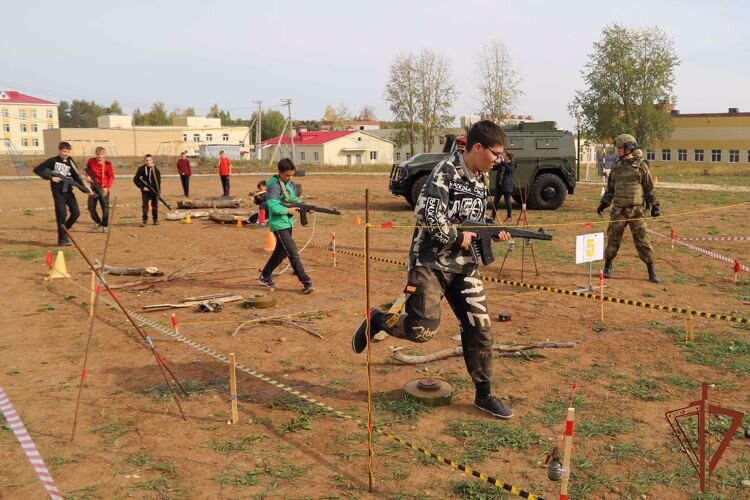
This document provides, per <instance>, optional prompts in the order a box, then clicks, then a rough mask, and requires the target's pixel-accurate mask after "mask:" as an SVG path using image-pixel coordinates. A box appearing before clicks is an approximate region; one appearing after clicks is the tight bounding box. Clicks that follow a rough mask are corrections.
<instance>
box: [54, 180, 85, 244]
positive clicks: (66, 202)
mask: <svg viewBox="0 0 750 500" xmlns="http://www.w3.org/2000/svg"><path fill="white" fill-rule="evenodd" d="M52 201H53V202H54V204H55V221H56V222H57V242H58V243H61V242H63V241H66V240H67V239H68V237H67V236H66V235H65V232H64V231H63V229H62V227H61V226H65V227H66V228H68V229H70V228H71V227H73V224H75V223H76V221H77V220H78V217H80V215H81V211H80V210H78V201H77V200H76V196H75V195H74V194H73V191H68V192H66V193H63V192H62V190H57V189H52ZM68 210H70V215H68Z"/></svg>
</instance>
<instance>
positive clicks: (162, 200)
mask: <svg viewBox="0 0 750 500" xmlns="http://www.w3.org/2000/svg"><path fill="white" fill-rule="evenodd" d="M138 179H140V181H141V182H142V183H143V184H144V185H145V186H146V187H147V188H148V189H149V191H151V192H152V193H154V194H155V195H156V197H157V198H159V201H160V202H162V203H163V204H164V206H165V207H167V210H172V207H171V206H169V203H167V201H166V200H165V199H164V198H162V197H161V193H160V192H159V191H158V190H157V189H154V186H152V185H151V183H150V182H148V181H147V180H146V178H145V177H143V176H142V175H140V176H138Z"/></svg>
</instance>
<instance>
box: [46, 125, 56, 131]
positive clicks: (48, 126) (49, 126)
mask: <svg viewBox="0 0 750 500" xmlns="http://www.w3.org/2000/svg"><path fill="white" fill-rule="evenodd" d="M47 128H48V129H50V130H52V129H53V128H55V126H54V125H47Z"/></svg>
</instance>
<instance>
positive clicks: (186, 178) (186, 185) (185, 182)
mask: <svg viewBox="0 0 750 500" xmlns="http://www.w3.org/2000/svg"><path fill="white" fill-rule="evenodd" d="M180 181H181V182H182V194H184V195H185V196H186V197H187V196H190V175H182V174H180Z"/></svg>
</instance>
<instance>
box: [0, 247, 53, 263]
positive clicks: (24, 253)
mask: <svg viewBox="0 0 750 500" xmlns="http://www.w3.org/2000/svg"><path fill="white" fill-rule="evenodd" d="M44 254H45V250H38V249H36V248H22V249H20V250H5V251H4V252H2V253H0V255H2V256H3V257H15V258H16V259H19V260H23V261H29V260H34V259H38V258H42V257H44Z"/></svg>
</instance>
